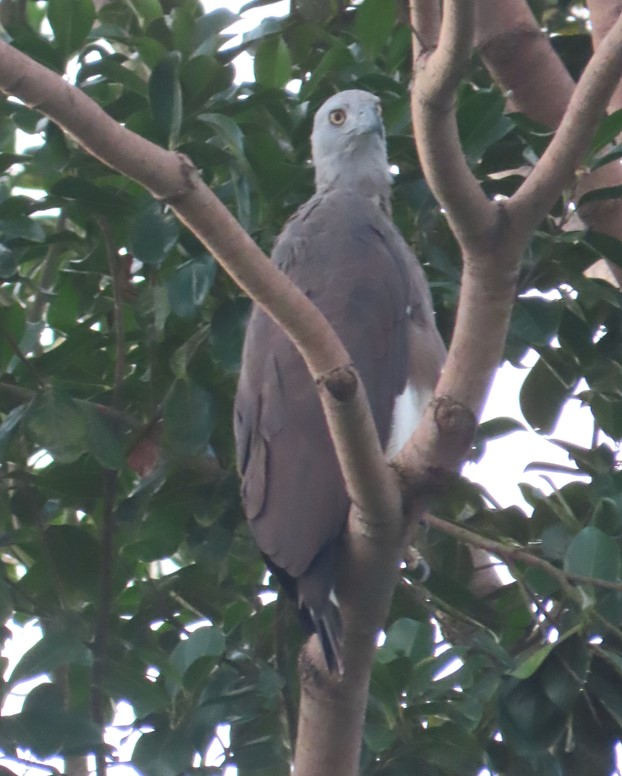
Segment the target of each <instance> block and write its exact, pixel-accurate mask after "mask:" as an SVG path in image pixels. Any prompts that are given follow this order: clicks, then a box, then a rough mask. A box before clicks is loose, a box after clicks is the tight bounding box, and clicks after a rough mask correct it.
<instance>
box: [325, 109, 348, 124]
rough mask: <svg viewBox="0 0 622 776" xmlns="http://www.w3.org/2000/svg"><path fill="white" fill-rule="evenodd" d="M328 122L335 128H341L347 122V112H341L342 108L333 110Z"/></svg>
mask: <svg viewBox="0 0 622 776" xmlns="http://www.w3.org/2000/svg"><path fill="white" fill-rule="evenodd" d="M328 120H329V121H330V123H331V124H333V125H334V126H336V127H340V126H341V125H342V124H343V122H344V121H345V120H346V112H345V110H341V108H337V110H331V112H330V113H329V114H328Z"/></svg>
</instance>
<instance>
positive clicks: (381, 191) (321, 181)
mask: <svg viewBox="0 0 622 776" xmlns="http://www.w3.org/2000/svg"><path fill="white" fill-rule="evenodd" d="M315 186H316V191H317V193H318V194H325V193H326V192H328V191H335V190H340V189H341V190H344V191H355V192H356V193H357V194H360V195H362V196H365V197H369V198H370V199H373V200H375V201H376V202H377V204H378V206H379V207H380V208H381V209H382V210H384V211H385V212H386V213H390V210H391V176H390V173H389V169H388V163H387V159H386V156H384V155H372V154H367V153H365V152H364V150H363V149H353V150H351V151H348V152H345V153H344V152H343V151H340V152H337V151H336V152H335V153H334V154H331V155H328V156H326V157H325V158H324V159H323V164H322V165H321V166H316V169H315Z"/></svg>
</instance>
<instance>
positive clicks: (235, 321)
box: [210, 298, 249, 372]
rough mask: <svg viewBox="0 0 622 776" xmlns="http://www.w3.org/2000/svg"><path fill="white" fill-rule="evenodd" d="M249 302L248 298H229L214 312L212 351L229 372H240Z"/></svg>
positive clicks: (211, 338)
mask: <svg viewBox="0 0 622 776" xmlns="http://www.w3.org/2000/svg"><path fill="white" fill-rule="evenodd" d="M248 309H249V302H248V300H247V299H242V298H240V299H233V300H228V301H226V302H225V303H224V304H222V305H221V306H220V307H219V308H218V310H216V312H215V313H214V317H213V318H212V327H211V337H210V340H211V345H212V353H213V356H214V358H215V359H216V361H218V362H219V363H220V364H221V366H223V367H224V368H225V369H226V370H227V371H229V372H238V371H239V369H240V361H241V358H242V344H243V342H244V332H245V331H246V321H247V318H248Z"/></svg>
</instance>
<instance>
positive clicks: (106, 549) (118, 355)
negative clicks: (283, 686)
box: [91, 219, 125, 776]
mask: <svg viewBox="0 0 622 776" xmlns="http://www.w3.org/2000/svg"><path fill="white" fill-rule="evenodd" d="M100 228H101V230H102V234H103V236H104V247H105V251H106V257H107V259H108V266H109V268H110V276H111V279H112V293H113V316H114V330H115V335H116V336H115V370H114V383H113V390H112V405H113V407H114V408H115V409H118V406H117V405H118V402H119V392H120V389H121V383H122V381H123V375H124V371H125V326H124V323H123V313H124V311H123V298H122V289H121V285H120V283H119V271H118V266H117V259H118V253H117V249H116V246H115V245H114V242H113V240H112V236H111V234H110V230H109V228H108V225H107V223H106V222H105V221H104V220H103V219H102V220H101V221H100ZM118 480H119V474H118V472H117V471H114V470H111V469H107V470H105V471H104V475H103V479H102V485H103V499H102V502H103V503H102V523H101V532H100V540H101V551H100V563H101V569H100V582H99V584H100V588H99V601H98V605H97V615H96V621H95V636H94V639H93V671H92V689H91V714H92V716H93V721H94V722H95V723H96V724H97V725H99V726H101V728H102V734H103V727H104V724H105V703H106V699H105V694H104V691H103V685H104V680H105V676H106V664H107V659H108V643H109V630H110V620H111V616H112V572H113V568H114V562H115V531H116V517H115V503H116V495H117V488H118ZM95 769H96V773H97V776H106V770H107V766H106V755H105V752H104V751H103V750H100V751H98V752H96V753H95Z"/></svg>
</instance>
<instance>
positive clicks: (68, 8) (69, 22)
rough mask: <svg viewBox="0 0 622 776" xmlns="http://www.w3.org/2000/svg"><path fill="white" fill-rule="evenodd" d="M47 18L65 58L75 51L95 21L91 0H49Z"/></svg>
mask: <svg viewBox="0 0 622 776" xmlns="http://www.w3.org/2000/svg"><path fill="white" fill-rule="evenodd" d="M48 20H49V22H50V26H51V27H52V30H53V31H54V38H55V40H56V44H57V46H58V47H59V49H60V50H61V52H62V53H63V56H64V57H65V58H67V57H68V56H69V55H70V54H73V52H74V51H77V50H78V49H79V48H80V47H81V46H82V44H83V43H84V40H85V38H86V36H87V35H88V34H89V32H90V31H91V27H92V26H93V22H94V21H95V8H94V7H93V2H92V0H49V2H48Z"/></svg>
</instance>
